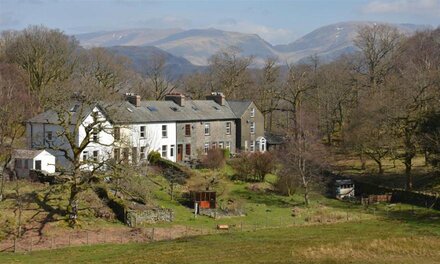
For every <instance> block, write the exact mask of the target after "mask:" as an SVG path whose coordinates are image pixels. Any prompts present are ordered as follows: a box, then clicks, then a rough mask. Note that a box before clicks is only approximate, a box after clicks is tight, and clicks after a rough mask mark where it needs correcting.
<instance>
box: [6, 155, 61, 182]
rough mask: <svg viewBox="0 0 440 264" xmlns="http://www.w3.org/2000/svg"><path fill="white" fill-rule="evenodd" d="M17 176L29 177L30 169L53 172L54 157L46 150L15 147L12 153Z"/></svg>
mask: <svg viewBox="0 0 440 264" xmlns="http://www.w3.org/2000/svg"><path fill="white" fill-rule="evenodd" d="M12 158H13V161H14V170H15V172H16V173H17V177H19V178H25V177H29V172H30V171H31V170H35V171H41V172H43V173H54V172H55V161H56V158H55V156H54V155H53V154H51V153H49V152H47V151H46V150H33V149H16V150H14V152H13V154H12Z"/></svg>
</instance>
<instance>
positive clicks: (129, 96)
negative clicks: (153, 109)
mask: <svg viewBox="0 0 440 264" xmlns="http://www.w3.org/2000/svg"><path fill="white" fill-rule="evenodd" d="M125 100H127V101H128V102H129V103H130V104H132V105H134V106H136V107H140V106H141V96H140V95H137V94H134V93H126V94H125Z"/></svg>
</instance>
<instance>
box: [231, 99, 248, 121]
mask: <svg viewBox="0 0 440 264" xmlns="http://www.w3.org/2000/svg"><path fill="white" fill-rule="evenodd" d="M228 103H229V106H230V107H231V109H232V111H233V112H234V114H235V115H236V116H237V117H238V118H240V117H242V116H243V114H244V113H245V112H246V109H248V107H249V105H250V104H251V103H252V101H234V100H228Z"/></svg>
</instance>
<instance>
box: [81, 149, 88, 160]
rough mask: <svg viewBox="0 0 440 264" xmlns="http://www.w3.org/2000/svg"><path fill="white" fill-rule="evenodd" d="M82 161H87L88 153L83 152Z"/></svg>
mask: <svg viewBox="0 0 440 264" xmlns="http://www.w3.org/2000/svg"><path fill="white" fill-rule="evenodd" d="M82 158H83V161H86V160H88V159H89V152H88V151H83V155H82Z"/></svg>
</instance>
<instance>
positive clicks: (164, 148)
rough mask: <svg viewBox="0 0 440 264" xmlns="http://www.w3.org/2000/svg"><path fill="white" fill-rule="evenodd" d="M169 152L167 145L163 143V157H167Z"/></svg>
mask: <svg viewBox="0 0 440 264" xmlns="http://www.w3.org/2000/svg"><path fill="white" fill-rule="evenodd" d="M167 153H168V149H167V145H162V153H161V154H162V158H166V157H167Z"/></svg>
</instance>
